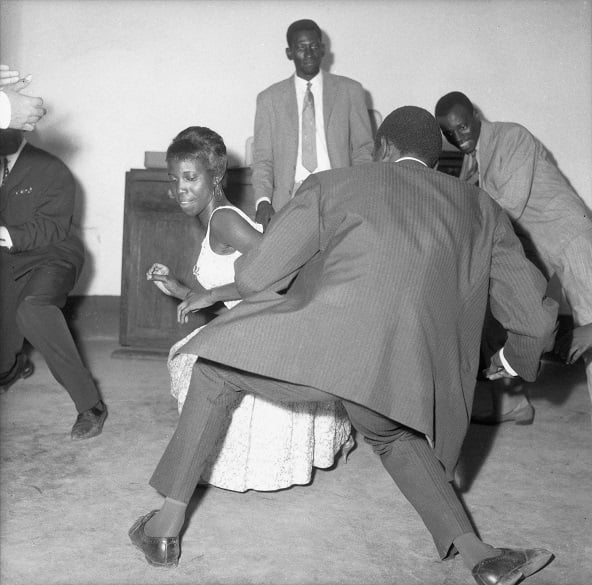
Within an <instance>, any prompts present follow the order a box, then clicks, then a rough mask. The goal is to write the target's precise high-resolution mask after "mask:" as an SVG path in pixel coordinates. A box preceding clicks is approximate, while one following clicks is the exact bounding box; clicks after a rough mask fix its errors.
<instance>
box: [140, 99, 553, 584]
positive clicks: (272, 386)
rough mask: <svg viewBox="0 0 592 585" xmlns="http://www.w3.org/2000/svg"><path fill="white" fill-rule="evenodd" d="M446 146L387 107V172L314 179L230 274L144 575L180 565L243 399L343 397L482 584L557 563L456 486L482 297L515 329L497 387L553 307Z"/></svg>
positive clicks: (533, 362)
mask: <svg viewBox="0 0 592 585" xmlns="http://www.w3.org/2000/svg"><path fill="white" fill-rule="evenodd" d="M440 146H441V136H440V131H439V128H438V124H437V123H436V120H435V119H434V117H433V116H432V115H431V114H429V112H427V111H426V110H423V109H421V108H416V107H413V106H406V107H403V108H399V109H398V110H395V111H394V112H392V113H391V114H390V115H389V116H388V117H387V118H386V119H385V121H384V123H383V124H382V125H381V127H380V128H379V130H378V133H377V137H376V159H377V161H381V162H377V163H376V164H368V165H363V166H360V167H354V168H349V169H338V170H332V171H327V172H324V173H318V174H315V175H313V176H311V177H310V178H308V179H307V180H306V181H305V183H304V184H303V185H302V187H301V189H300V192H299V194H298V197H296V198H295V199H293V200H292V201H291V202H290V203H289V204H288V205H287V206H285V207H284V208H283V209H282V210H281V211H280V212H279V213H278V215H277V217H275V218H274V220H273V222H271V224H270V226H269V229H268V231H267V232H266V233H265V235H264V237H263V238H262V240H261V242H260V243H259V245H258V246H256V247H255V248H253V249H252V250H251V251H250V252H248V253H246V254H245V255H244V256H242V257H241V258H240V259H239V260H238V261H237V263H236V265H235V267H236V284H237V287H238V289H239V291H240V293H241V295H242V296H243V298H244V299H245V300H243V302H242V303H241V304H240V305H239V306H238V307H235V308H234V309H232V310H231V311H228V312H227V313H226V314H225V315H223V316H221V317H218V318H217V319H215V320H214V321H212V322H211V323H210V324H209V325H208V327H206V328H205V330H204V332H203V333H204V334H203V335H202V333H200V334H199V335H197V336H195V337H194V338H193V339H192V340H191V341H190V342H188V344H187V345H186V346H185V347H184V348H183V351H189V352H190V353H195V354H196V355H199V356H200V358H199V360H198V362H197V363H196V366H195V368H194V372H193V376H192V381H191V385H190V388H189V393H188V395H187V401H186V402H185V407H184V410H183V413H182V415H181V418H180V420H179V423H178V426H177V430H176V431H175V434H174V435H173V437H172V438H171V441H170V443H169V445H168V447H167V449H166V451H165V453H164V455H163V457H162V459H161V460H160V463H159V464H158V466H157V468H156V470H155V472H154V474H153V476H152V479H151V485H152V486H153V487H154V488H156V489H157V490H158V491H159V492H161V493H163V494H164V495H165V496H166V499H165V501H164V505H163V507H162V508H161V510H159V511H154V512H151V513H149V514H147V515H146V516H143V517H141V518H139V519H138V520H137V522H136V523H135V524H134V525H133V526H132V528H131V530H130V537H131V539H132V542H133V543H134V544H135V545H136V546H137V547H138V548H140V549H141V550H142V551H143V552H144V554H145V556H146V558H147V560H148V562H150V563H152V564H157V565H161V566H173V565H175V564H177V561H178V558H179V533H180V530H181V527H182V526H183V524H184V522H185V511H186V506H187V503H188V502H189V500H190V498H191V495H192V494H193V491H194V489H195V487H196V485H197V482H198V480H199V477H200V474H201V470H202V469H203V465H204V462H205V461H206V459H207V457H208V455H209V454H210V451H211V450H212V448H213V447H214V445H215V442H216V439H217V438H218V436H219V434H220V432H223V431H221V430H220V424H219V422H220V420H221V419H222V418H223V417H225V416H227V414H226V413H227V408H232V407H233V406H234V405H236V404H237V403H238V402H240V399H241V397H242V395H243V393H244V392H245V391H248V392H253V393H255V394H259V395H262V396H265V397H266V398H268V399H271V400H276V401H288V402H298V401H310V400H331V399H341V400H343V403H344V406H345V408H346V410H347V412H348V415H349V416H350V418H351V421H352V424H353V425H354V427H355V428H356V429H357V430H358V432H359V433H360V434H362V435H363V436H364V437H365V440H366V441H367V442H368V443H370V444H371V445H372V446H373V449H374V451H375V452H376V453H377V454H378V455H379V456H380V458H381V461H382V463H383V465H384V467H385V468H386V470H387V472H388V473H389V474H390V475H391V476H392V478H393V479H394V481H395V483H396V484H397V486H398V487H399V489H400V490H401V491H402V492H403V494H404V495H405V497H406V498H407V499H408V500H409V501H410V502H411V503H412V504H413V506H414V507H415V508H416V510H417V511H418V513H419V514H420V516H421V518H422V520H423V521H424V523H425V524H426V526H427V528H428V529H429V530H430V532H431V533H432V537H433V538H434V542H435V544H436V547H437V550H438V552H439V554H440V556H441V557H442V558H447V557H449V556H451V555H453V554H454V553H455V552H456V551H458V552H459V553H460V554H461V556H462V559H463V561H464V563H465V565H466V566H467V567H468V568H469V569H470V570H471V571H472V573H473V575H474V577H475V579H476V581H477V583H479V584H480V585H485V584H489V583H500V582H503V583H505V584H508V585H511V584H513V583H516V582H517V581H518V580H519V579H521V578H522V576H528V575H530V574H532V573H533V572H535V571H537V570H538V569H540V568H542V567H543V566H544V565H545V564H546V563H547V562H549V561H550V559H551V558H552V555H551V553H549V552H548V551H545V550H543V549H532V550H522V549H517V550H511V549H496V548H493V547H492V546H490V545H488V544H485V543H483V542H482V541H481V540H480V539H479V538H478V537H477V535H476V534H475V532H474V529H473V527H472V526H471V523H470V521H469V519H468V517H467V514H466V512H465V510H464V508H463V507H462V505H461V503H460V501H459V499H458V497H457V495H456V493H455V491H454V489H453V488H452V486H451V484H450V483H449V481H448V479H450V478H451V477H452V472H453V469H454V466H455V464H456V461H457V459H458V456H459V452H460V448H461V445H462V442H463V439H464V436H465V432H466V430H467V428H468V424H469V416H470V412H471V406H472V401H473V389H474V386H475V376H476V371H477V364H478V357H479V356H478V341H479V337H480V334H481V327H482V324H483V316H484V313H485V306H486V303H487V298H488V292H490V293H491V297H492V301H491V307H492V311H493V312H494V313H495V315H496V316H497V317H498V318H499V319H500V321H502V322H503V323H504V325H505V326H506V328H507V329H508V331H509V332H510V333H509V336H508V341H507V343H506V344H505V346H504V348H503V350H502V351H500V352H498V353H497V354H496V355H495V359H494V360H492V366H491V370H490V374H489V375H490V376H492V377H496V376H500V375H503V374H504V372H505V371H506V370H505V365H507V367H510V365H511V367H512V368H514V369H515V370H516V371H518V372H519V373H520V374H521V375H522V376H524V377H525V378H526V379H529V380H531V379H533V378H534V377H535V376H536V373H537V370H538V365H539V358H540V355H541V351H542V348H543V346H544V345H545V343H546V342H547V341H548V337H549V336H550V335H552V331H553V326H554V323H555V317H556V313H557V303H555V302H554V301H551V300H549V299H545V297H544V293H545V285H546V283H545V279H544V278H543V277H542V275H541V274H540V273H539V272H538V270H536V268H535V267H534V266H533V265H532V264H531V263H529V262H528V261H527V260H526V258H525V257H524V253H523V251H522V248H521V247H520V243H519V242H518V240H517V238H516V235H515V234H514V231H513V230H512V227H511V225H510V222H509V220H508V218H507V216H506V215H505V214H504V213H503V212H502V211H501V209H500V208H499V206H498V205H497V204H496V203H495V202H493V201H492V200H491V199H490V198H489V197H488V196H487V195H486V193H484V192H482V191H480V190H479V189H477V188H475V187H473V186H471V185H468V184H466V183H463V182H461V181H459V180H458V179H456V178H454V177H450V176H448V175H445V174H443V173H439V172H437V171H435V170H433V167H434V165H435V164H436V162H437V160H438V156H439V153H440ZM360 193H364V197H360ZM289 281H292V284H291V285H290V287H289V288H288V290H287V292H286V293H285V294H284V295H280V294H277V292H276V291H279V290H283V289H284V288H285V286H286V283H287V282H289ZM504 364H505V365H504ZM502 579H503V581H502Z"/></svg>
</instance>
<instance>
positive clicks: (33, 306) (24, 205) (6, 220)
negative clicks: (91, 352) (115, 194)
mask: <svg viewBox="0 0 592 585" xmlns="http://www.w3.org/2000/svg"><path fill="white" fill-rule="evenodd" d="M0 177H1V178H2V184H1V186H0V201H1V205H0V293H1V294H0V298H1V299H2V303H1V305H0V339H1V343H0V392H5V391H6V390H8V389H9V388H10V387H11V386H12V385H13V384H14V383H15V382H17V381H18V380H19V379H20V378H26V377H28V376H30V375H31V374H32V373H33V365H32V364H31V362H30V361H29V358H28V357H27V356H26V355H25V354H24V353H23V352H22V347H23V340H24V339H25V338H26V339H27V340H28V341H29V342H30V343H31V345H33V347H35V348H36V349H37V350H38V351H39V352H40V353H41V355H42V356H43V357H44V358H45V361H46V362H47V365H48V367H49V369H50V371H51V373H52V374H53V375H54V377H55V379H56V380H57V381H58V382H59V383H60V384H62V386H64V388H65V389H66V390H67V391H68V393H69V394H70V397H71V398H72V400H73V401H74V404H75V406H76V409H77V410H78V413H79V414H78V418H77V419H76V422H75V423H74V426H73V427H72V432H71V437H72V439H89V438H91V437H94V436H96V435H98V434H100V433H101V431H102V428H103V423H104V422H105V418H106V417H107V407H106V406H105V404H104V403H103V401H102V400H101V397H100V396H99V392H98V390H97V388H96V386H95V383H94V381H93V379H92V376H91V374H90V372H89V371H88V369H87V368H86V367H85V366H84V364H83V363H82V360H81V358H80V355H79V353H78V349H77V348H76V345H75V343H74V340H73V339H72V335H71V333H70V330H69V329H68V325H67V323H66V320H65V319H64V315H63V313H62V311H61V308H62V307H63V306H64V304H65V303H66V298H67V296H68V293H69V292H70V291H71V290H72V288H73V287H74V284H75V282H76V279H77V278H78V276H79V274H80V270H81V269H82V264H83V262H84V248H83V246H82V242H81V241H80V240H79V239H78V238H77V237H76V236H75V235H74V234H73V233H72V231H71V224H72V213H73V210H74V195H75V185H74V178H73V177H72V174H71V173H70V171H69V170H68V169H67V167H66V166H65V165H64V163H62V161H60V160H59V159H58V158H56V157H55V156H53V155H51V154H49V153H48V152H45V151H44V150H41V149H39V148H35V147H34V146H32V145H30V144H27V142H26V140H25V139H24V138H23V133H22V132H21V131H20V130H0Z"/></svg>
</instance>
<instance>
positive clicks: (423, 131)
mask: <svg viewBox="0 0 592 585" xmlns="http://www.w3.org/2000/svg"><path fill="white" fill-rule="evenodd" d="M382 137H384V138H385V140H386V142H387V144H388V143H391V144H394V145H395V146H396V147H397V148H398V149H399V150H400V151H401V153H403V154H404V155H408V156H416V157H417V158H420V159H421V160H423V161H424V162H425V163H426V164H427V165H428V166H430V167H433V166H434V165H435V164H436V163H437V162H438V158H439V156H440V151H441V150H442V134H441V133H440V126H438V122H436V118H434V116H432V114H430V113H429V112H428V111H427V110H424V109H423V108H418V107H417V106H403V107H401V108H397V109H396V110H394V111H393V112H391V113H390V114H389V115H388V116H387V117H386V118H385V119H384V122H383V123H382V124H381V125H380V128H379V129H378V131H377V132H376V140H375V143H374V144H375V147H376V149H378V148H380V142H381V138H382Z"/></svg>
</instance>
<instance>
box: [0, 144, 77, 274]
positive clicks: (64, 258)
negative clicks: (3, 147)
mask: <svg viewBox="0 0 592 585" xmlns="http://www.w3.org/2000/svg"><path fill="white" fill-rule="evenodd" d="M75 192H76V189H75V184H74V178H73V177H72V173H70V171H69V170H68V168H67V167H66V165H65V164H64V163H63V162H62V161H61V160H60V159H58V158H57V157H55V156H54V155H52V154H50V153H48V152H46V151H44V150H41V149H40V148H36V147H35V146H32V145H31V144H26V145H25V147H24V148H23V150H22V151H21V153H20V155H19V157H18V159H17V161H16V163H15V165H14V167H13V168H12V170H11V172H10V174H9V175H8V177H7V178H6V180H5V181H4V183H3V184H2V186H1V187H0V225H5V226H6V227H7V228H8V231H9V233H10V237H11V238H12V243H13V247H12V248H11V249H10V250H7V249H6V248H0V261H1V263H2V275H3V276H4V275H6V274H7V273H8V274H12V276H13V278H15V279H16V278H18V277H20V276H22V275H23V274H26V273H27V272H28V271H30V270H31V269H33V268H35V267H37V266H41V265H46V264H49V263H51V262H56V261H58V262H68V263H69V264H71V265H72V266H73V267H74V269H75V271H76V277H77V276H78V275H79V273H80V270H81V269H82V265H83V263H84V247H83V245H82V242H81V241H80V239H79V238H78V237H77V236H76V235H74V234H73V233H72V214H73V212H74V197H75Z"/></svg>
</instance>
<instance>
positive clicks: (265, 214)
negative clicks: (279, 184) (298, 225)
mask: <svg viewBox="0 0 592 585" xmlns="http://www.w3.org/2000/svg"><path fill="white" fill-rule="evenodd" d="M274 213H275V209H274V208H273V205H272V204H271V203H269V202H268V201H261V202H260V203H259V205H257V211H256V213H255V221H256V222H257V223H260V224H261V225H262V226H263V231H265V230H266V229H267V224H268V223H269V222H270V220H271V218H272V217H273V215H274Z"/></svg>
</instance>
